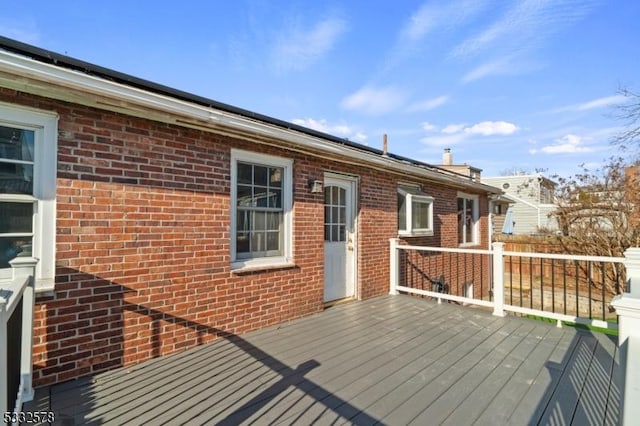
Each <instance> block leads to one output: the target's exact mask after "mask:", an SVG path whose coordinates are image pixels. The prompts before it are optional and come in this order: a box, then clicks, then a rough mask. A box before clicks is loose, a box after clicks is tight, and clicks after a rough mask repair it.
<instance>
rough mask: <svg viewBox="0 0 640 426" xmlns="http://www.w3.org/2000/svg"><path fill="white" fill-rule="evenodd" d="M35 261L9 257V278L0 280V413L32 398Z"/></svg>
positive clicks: (18, 406)
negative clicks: (10, 277) (10, 269)
mask: <svg viewBox="0 0 640 426" xmlns="http://www.w3.org/2000/svg"><path fill="white" fill-rule="evenodd" d="M37 262H38V261H37V260H36V259H34V258H30V257H18V258H15V259H13V260H11V261H10V262H9V263H10V264H11V267H12V268H13V278H12V279H11V280H7V281H0V373H2V374H0V413H6V412H10V411H15V412H19V411H21V409H22V403H23V402H27V401H30V400H32V399H33V393H34V391H33V384H32V372H33V364H32V359H31V356H32V351H33V308H34V299H35V291H34V278H33V277H34V274H35V266H36V263H37ZM14 337H16V338H14Z"/></svg>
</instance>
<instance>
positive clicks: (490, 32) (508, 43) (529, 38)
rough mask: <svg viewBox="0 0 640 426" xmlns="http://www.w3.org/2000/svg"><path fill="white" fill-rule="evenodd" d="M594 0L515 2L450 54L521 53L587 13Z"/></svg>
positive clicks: (455, 55)
mask: <svg viewBox="0 0 640 426" xmlns="http://www.w3.org/2000/svg"><path fill="white" fill-rule="evenodd" d="M596 3H597V0H557V1H540V0H521V1H516V2H514V3H513V5H512V6H511V7H510V8H509V9H508V10H506V12H505V13H503V14H500V11H498V13H497V15H498V16H499V17H498V19H497V20H495V21H494V22H493V23H492V24H491V25H490V26H489V27H488V28H486V29H484V30H483V31H481V32H480V33H477V34H474V35H472V36H471V37H468V38H467V39H466V40H464V41H463V42H462V43H460V44H459V45H458V46H456V47H455V48H454V49H453V51H452V52H451V54H452V56H454V57H463V58H466V57H469V56H474V55H478V54H480V53H482V52H485V51H486V52H490V53H496V52H497V51H500V52H502V53H503V54H504V53H513V52H524V51H528V50H530V49H532V48H535V47H537V46H538V45H539V44H540V43H542V42H543V41H544V40H546V39H547V38H549V37H550V36H551V35H553V34H554V33H557V32H558V31H561V30H562V29H563V28H565V27H567V26H568V25H571V24H572V23H573V22H575V21H577V20H579V19H580V18H582V17H583V16H585V15H586V14H587V13H589V12H590V11H591V10H592V9H593V7H594V5H595V4H596Z"/></svg>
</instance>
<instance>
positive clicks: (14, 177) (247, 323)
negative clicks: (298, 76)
mask: <svg viewBox="0 0 640 426" xmlns="http://www.w3.org/2000/svg"><path fill="white" fill-rule="evenodd" d="M499 192H500V191H499V190H498V189H495V188H492V187H489V186H486V185H483V184H480V183H478V182H475V181H473V180H471V179H469V178H465V177H464V176H461V175H457V174H455V173H451V172H447V171H445V170H442V169H439V168H437V167H433V166H430V165H427V164H424V163H420V162H417V161H413V160H410V159H407V158H402V157H398V156H395V155H392V154H388V155H387V154H385V153H383V152H381V151H379V150H376V149H372V148H369V147H365V146H361V145H358V144H355V143H352V142H349V141H346V140H343V139H340V138H336V137H333V136H330V135H327V134H322V133H319V132H316V131H313V130H310V129H306V128H303V127H300V126H296V125H293V124H291V123H287V122H284V121H280V120H277V119H273V118H270V117H266V116H262V115H260V114H256V113H253V112H250V111H246V110H242V109H239V108H235V107H231V106H228V105H224V104H220V103H217V102H215V101H212V100H209V99H205V98H202V97H198V96H194V95H191V94H188V93H184V92H180V91H177V90H174V89H171V88H168V87H164V86H160V85H157V84H154V83H151V82H148V81H143V80H140V79H137V78H134V77H131V76H128V75H124V74H121V73H118V72H115V71H112V70H108V69H104V68H101V67H98V66H95V65H92V64H88V63H85V62H81V61H78V60H75V59H72V58H69V57H66V56H63V55H58V54H55V53H52V52H48V51H44V50H41V49H38V48H35V47H33V46H29V45H25V44H22V43H18V42H15V41H12V40H8V39H5V38H0V244H2V249H3V250H2V251H1V253H2V254H1V255H0V274H3V273H6V272H7V268H8V263H7V262H8V261H9V260H10V259H12V258H14V257H16V256H21V255H27V256H29V255H32V256H33V257H36V258H38V259H39V263H38V266H37V274H36V275H37V276H36V288H37V291H38V297H37V301H36V312H35V327H34V336H35V337H34V339H35V340H34V346H33V357H34V358H33V362H34V381H35V383H36V385H45V384H50V383H55V382H60V381H64V380H68V379H71V378H75V377H79V376H83V375H88V374H92V373H95V372H98V371H103V370H107V369H110V368H114V367H118V366H122V365H129V364H133V363H137V362H140V361H143V360H146V359H149V358H152V357H157V356H160V355H164V354H169V353H173V352H176V351H180V350H183V349H186V348H190V347H193V346H195V345H198V344H201V343H205V342H209V341H212V340H214V339H216V338H217V337H218V336H221V335H228V334H239V333H243V332H246V331H248V330H252V329H257V328H260V327H265V326H268V325H271V324H275V323H278V322H281V321H286V320H290V319H293V318H296V317H300V316H303V315H308V314H311V313H314V312H318V311H320V310H322V309H323V306H324V304H325V303H326V302H328V301H332V300H336V299H343V298H349V297H353V298H356V299H360V298H370V297H374V296H378V295H382V294H385V293H387V292H388V291H389V239H390V238H395V237H398V236H400V237H401V238H403V239H406V240H407V241H410V242H412V243H413V242H416V243H418V242H419V243H428V244H430V245H437V246H444V247H458V246H460V245H463V246H465V247H482V248H487V246H488V242H489V238H490V237H489V235H488V221H487V216H488V196H490V195H491V194H496V193H499ZM6 276H8V275H6V274H5V275H0V287H1V284H2V283H1V280H2V279H3V277H5V278H6Z"/></svg>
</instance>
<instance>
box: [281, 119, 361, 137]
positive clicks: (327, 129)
mask: <svg viewBox="0 0 640 426" xmlns="http://www.w3.org/2000/svg"><path fill="white" fill-rule="evenodd" d="M291 122H292V123H294V124H297V125H299V126H304V127H308V128H310V129H313V130H317V131H319V132H323V133H327V134H330V135H335V136H340V137H343V138H347V139H349V140H352V141H354V142H358V143H365V142H366V140H367V135H366V134H365V133H364V132H361V131H357V130H355V129H353V128H351V127H350V126H349V125H347V124H330V123H328V122H327V120H325V119H320V120H316V119H315V118H294V119H293V120H291Z"/></svg>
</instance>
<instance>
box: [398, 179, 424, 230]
mask: <svg viewBox="0 0 640 426" xmlns="http://www.w3.org/2000/svg"><path fill="white" fill-rule="evenodd" d="M398 235H401V236H431V235H433V197H431V196H429V195H427V194H425V193H424V192H422V191H421V190H420V187H419V186H414V185H404V184H403V185H399V186H398Z"/></svg>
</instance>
